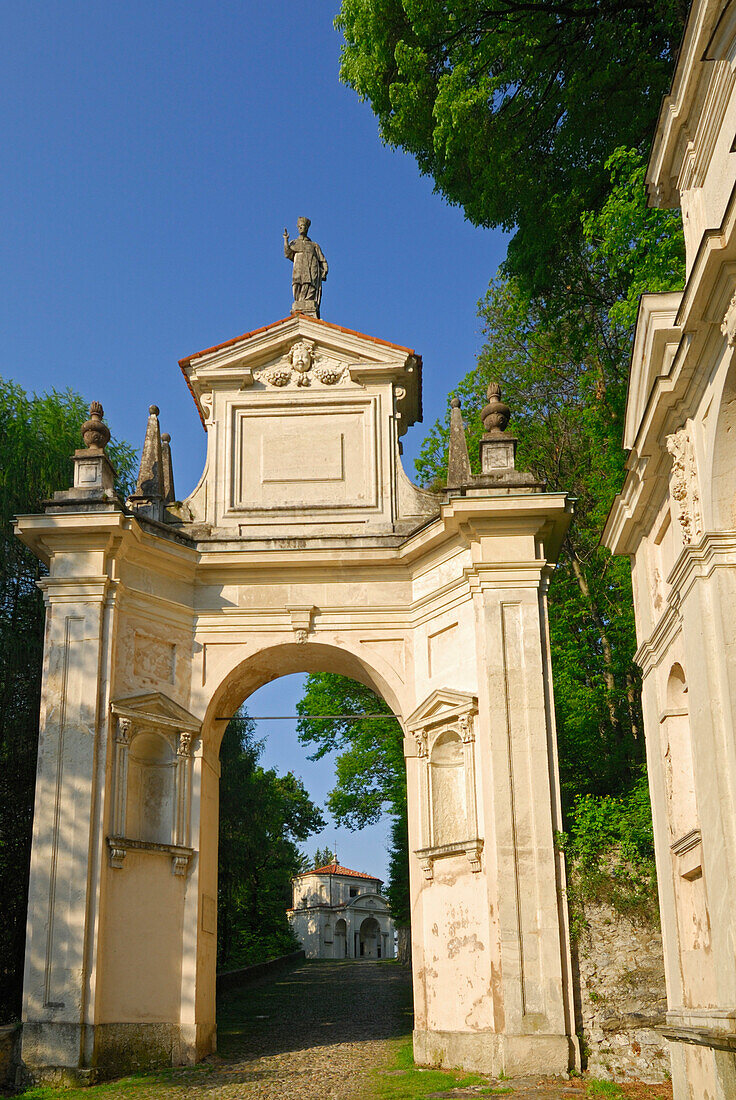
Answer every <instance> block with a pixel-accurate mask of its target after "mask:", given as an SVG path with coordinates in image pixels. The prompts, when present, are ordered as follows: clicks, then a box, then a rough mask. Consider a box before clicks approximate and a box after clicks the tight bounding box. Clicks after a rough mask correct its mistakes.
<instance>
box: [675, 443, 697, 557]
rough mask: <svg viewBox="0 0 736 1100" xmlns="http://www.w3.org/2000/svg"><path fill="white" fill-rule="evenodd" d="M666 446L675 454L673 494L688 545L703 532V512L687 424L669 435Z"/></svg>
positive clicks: (683, 538) (685, 541)
mask: <svg viewBox="0 0 736 1100" xmlns="http://www.w3.org/2000/svg"><path fill="white" fill-rule="evenodd" d="M667 450H668V451H669V453H670V454H671V455H672V475H671V479H670V494H671V496H672V499H673V500H674V502H675V504H676V506H677V518H678V520H679V522H680V526H681V527H682V540H683V542H684V543H685V545H686V546H689V545H690V543H691V542H693V541H694V540H695V539H698V538H700V536H701V535H702V534H703V516H702V512H701V509H700V492H699V489H698V473H697V466H696V463H695V449H694V447H693V441H692V439H691V437H690V433H689V431H688V429H687V428H680V430H679V431H677V432H674V433H673V434H672V435H668V436H667Z"/></svg>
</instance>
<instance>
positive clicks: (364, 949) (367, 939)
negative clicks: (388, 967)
mask: <svg viewBox="0 0 736 1100" xmlns="http://www.w3.org/2000/svg"><path fill="white" fill-rule="evenodd" d="M358 936H359V942H360V957H361V959H380V957H381V937H380V929H379V927H378V921H377V920H376V918H375V917H366V918H365V920H364V921H362V922H361V925H360V930H359V932H358Z"/></svg>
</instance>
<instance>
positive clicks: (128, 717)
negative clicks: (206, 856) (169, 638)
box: [107, 692, 200, 875]
mask: <svg viewBox="0 0 736 1100" xmlns="http://www.w3.org/2000/svg"><path fill="white" fill-rule="evenodd" d="M110 711H111V713H112V716H113V722H114V734H113V762H112V784H113V787H112V791H113V794H112V810H111V820H110V833H109V835H108V837H107V844H108V849H109V853H110V866H111V867H116V868H122V867H123V865H124V860H125V856H126V853H127V852H128V851H130V850H133V849H134V850H137V851H153V852H166V853H168V854H169V855H170V856H171V870H172V873H173V874H175V875H185V874H186V873H187V870H188V868H189V864H190V862H191V858H192V856H193V855H194V850H193V849H192V847H191V790H192V767H193V757H194V753H195V749H196V747H197V743H198V742H197V738H198V734H199V731H200V723H199V722H198V721H197V719H196V718H194V717H193V715H191V714H189V712H188V711H186V710H184V708H183V707H180V706H179V705H178V704H177V703H175V702H173V700H171V699H169V698H168V697H167V696H166V695H162V694H161V692H151V693H150V694H146V695H134V696H131V697H128V698H125V699H117V700H115V701H113V702H112V703H111V704H110Z"/></svg>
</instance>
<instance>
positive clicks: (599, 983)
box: [573, 902, 670, 1082]
mask: <svg viewBox="0 0 736 1100" xmlns="http://www.w3.org/2000/svg"><path fill="white" fill-rule="evenodd" d="M584 916H585V922H586V924H587V927H586V928H585V930H584V931H583V932H582V934H581V935H580V936H579V938H578V940H577V943H576V944H574V946H573V956H574V965H575V963H577V966H576V970H577V973H578V975H579V981H578V982H577V983H576V984H577V986H578V990H577V993H578V997H577V1000H578V1003H577V1008H578V1014H579V1024H582V1031H583V1038H584V1051H585V1052H586V1053H587V1071H588V1073H589V1074H590V1075H591V1076H592V1077H600V1078H603V1079H604V1080H607V1081H625V1080H628V1079H635V1080H639V1081H646V1082H657V1081H664V1080H666V1079H667V1078H668V1077H669V1075H670V1057H669V1050H668V1043H667V1041H666V1039H665V1038H664V1037H663V1036H662V1034H661V1033H660V1032H659V1031H655V1030H654V1028H655V1027H656V1026H658V1025H660V1024H664V1022H665V1014H666V1011H667V990H666V987H665V976H664V959H663V957H662V934H661V932H660V930H659V928H657V927H656V926H655V925H653V924H651V923H649V922H643V921H642V922H638V921H633V920H630V919H629V918H628V917H624V916H622V915H621V914H620V913H618V912H617V911H616V910H615V909H614V908H613V907H612V906H610V905H607V904H605V903H602V902H599V903H590V902H589V903H586V904H585V906H584Z"/></svg>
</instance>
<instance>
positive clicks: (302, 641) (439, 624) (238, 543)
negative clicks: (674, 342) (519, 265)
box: [17, 314, 577, 1075]
mask: <svg viewBox="0 0 736 1100" xmlns="http://www.w3.org/2000/svg"><path fill="white" fill-rule="evenodd" d="M297 351H298V355H297V354H296V353H297ZM295 361H298V363H299V370H298V371H296V370H295V369H294V366H293V364H294V362H295ZM181 368H182V371H183V373H184V375H185V378H186V382H187V384H188V386H189V388H190V390H191V392H192V395H193V397H194V401H195V404H196V407H197V412H198V414H199V416H200V418H201V421H202V425H203V427H204V429H205V431H206V432H207V437H208V453H207V462H206V466H205V470H204V472H203V475H202V478H201V481H200V483H199V484H198V485H197V487H196V488H195V489H194V490H193V492H192V493H191V494H190V495H189V496H188V497H187V498H186V500H184V501H181V502H177V501H176V500H175V494H174V489H173V482H172V477H171V470H170V468H169V467H167V470H168V472H167V474H166V480H165V479H164V477H163V470H164V464H163V450H162V443H161V436H160V432H159V424H158V410H157V409H156V406H152V407H151V412H150V415H149V420H148V427H147V432H146V442H145V446H144V449H143V460H142V467H141V475H140V477H139V483H138V486H137V489H136V492H135V493H134V494H133V496H132V497H131V498H130V500H129V501H128V502H122V501H119V500H117V499H116V498H115V496H114V493H113V491H112V484H113V482H112V474H111V471H110V467H109V463H108V461H107V458H106V456H105V453H104V448H102V449H99V448H96V447H95V448H93V449H88V450H86V451H79V452H77V453H76V455H75V457H74V464H75V465H74V469H75V472H74V485H73V486H72V488H70V489H69V490H66V491H61V492H59V493H58V494H56V496H55V499H54V501H52V502H51V503H50V504H49V506H48V508H47V510H46V512H45V513H44V514H43V515H39V516H27V517H21V518H20V519H19V520H18V523H17V531H18V534H19V536H20V537H21V538H22V539H23V540H24V541H25V542H26V544H27V545H28V546H30V547H31V548H32V549H33V550H34V552H35V553H36V554H37V555H38V556H39V557H40V558H41V559H42V560H43V561H45V562H46V563H47V565H48V567H49V575H48V577H47V578H46V579H45V580H44V581H43V589H44V598H45V600H46V607H47V633H46V656H45V666H44V679H43V703H42V713H41V737H40V743H39V763H38V779H37V788H36V809H35V820H34V838H33V853H32V861H31V882H30V900H29V919H28V940H27V951H26V972H25V985H24V989H25V991H24V1024H23V1057H24V1060H25V1061H26V1064H27V1065H28V1066H29V1067H31V1069H33V1068H34V1067H35V1068H36V1069H38V1070H39V1071H41V1070H43V1069H44V1068H49V1067H80V1066H81V1067H93V1066H94V1067H98V1068H100V1069H102V1070H103V1071H109V1072H118V1071H120V1070H122V1069H125V1068H127V1067H128V1066H132V1065H134V1064H137V1065H141V1064H146V1063H150V1064H156V1063H159V1064H161V1063H174V1064H176V1063H178V1062H190V1061H195V1060H197V1059H198V1058H202V1057H204V1056H205V1055H207V1054H208V1053H209V1052H211V1051H212V1050H213V1049H214V1048H215V1046H216V1023H215V999H214V994H215V980H214V978H215V961H216V935H217V901H216V898H217V820H218V784H219V770H220V763H219V756H218V753H219V745H220V740H221V737H222V732H223V730H224V728H225V725H226V724H227V721H228V720H229V719H230V717H231V716H232V715H233V714H234V713H235V711H236V709H237V707H238V705H239V704H240V703H241V702H242V701H243V700H245V699H246V698H247V697H248V696H249V695H250V694H251V693H252V692H253V691H254V690H255V689H256V688H257V687H258V686H260V685H261V684H264V683H266V682H268V681H269V680H272V679H274V678H275V677H277V676H281V675H284V674H285V673H287V672H292V671H307V672H309V671H334V672H339V673H342V674H343V675H346V676H350V677H352V678H354V679H356V680H358V681H360V682H361V683H365V684H367V685H368V686H369V687H371V688H373V690H375V691H376V692H377V693H378V694H379V695H381V696H382V697H383V699H384V700H385V701H386V703H387V704H388V706H389V708H390V709H391V711H392V712H393V713H395V714H397V715H399V717H400V721H401V725H402V728H403V732H404V742H403V748H404V756H405V761H406V769H407V791H408V806H409V813H408V816H409V849H410V893H411V912H412V957H413V968H414V969H413V983H414V1006H415V1030H414V1050H415V1056H416V1058H417V1060H418V1061H419V1062H420V1063H422V1064H447V1065H456V1066H463V1067H465V1068H467V1069H476V1070H481V1071H487V1072H490V1073H499V1072H501V1071H503V1072H505V1073H507V1074H509V1075H513V1074H520V1073H529V1072H544V1073H564V1072H566V1071H567V1070H568V1068H570V1067H571V1066H572V1065H574V1064H576V1060H577V1047H576V1039H575V1029H574V1019H573V1007H572V1006H573V1000H572V985H571V966H570V952H569V937H568V928H567V913H566V907H565V902H564V897H565V893H564V890H565V881H564V866H563V861H562V856H561V855H560V854H559V853H558V852H556V850H555V845H554V832H555V831H556V830H559V829H560V828H561V814H560V800H559V783H558V778H557V761H556V742H555V729H554V715H553V707H552V679H551V670H550V658H549V645H548V631H547V612H546V590H547V585H548V582H549V577H550V573H551V569H552V567H553V564H554V562H555V560H556V557H557V554H558V552H559V548H560V545H561V542H562V539H563V537H564V534H565V531H566V529H567V526H568V523H569V521H570V514H571V505H570V502H569V501H568V499H567V498H566V496H565V494H562V493H547V492H545V491H544V489H543V486H540V485H539V484H538V483H537V482H535V481H534V479H533V478H531V477H530V476H528V475H525V474H522V473H520V472H519V471H517V470H516V469H515V467H514V448H515V441H514V440H513V439H511V438H509V437H507V436H505V435H504V429H503V426H502V427H498V423H500V422H501V421H503V424H504V425H505V420H504V419H503V416H500V414H499V413H498V410H497V408H496V412H494V407H495V406H494V407H490V408H491V413H492V414H493V416H494V417H495V420H494V421H492V422H489V424H491V426H490V427H489V431H488V433H487V434H486V436H484V438H483V441H482V443H481V460H482V467H483V474H482V475H480V476H478V477H473V476H471V475H470V473H469V466H468V461H467V451H466V450H465V442H464V434H463V426H462V420H461V415H460V410H459V409H458V408H453V410H452V417H453V421H452V433H451V455H450V466H449V471H448V481H449V487H448V488H447V489H445V490H443V491H441V492H437V493H434V492H428V491H425V490H421V489H419V488H417V487H416V486H414V485H413V484H412V483H411V481H410V480H409V478H408V477H407V475H406V473H405V472H404V470H403V468H402V465H401V458H400V447H399V438H400V436H401V435H402V434H403V432H404V431H405V430H406V429H407V427H409V426H411V424H412V423H414V422H415V421H416V420H417V419H418V418H419V416H420V412H421V407H420V395H421V359H420V357H419V356H418V355H417V354H416V353H415V352H413V351H411V349H408V348H404V347H401V346H399V345H396V344H391V343H388V342H386V341H382V340H376V339H374V338H372V337H368V336H364V335H362V334H360V333H355V332H352V331H350V330H348V329H345V328H342V327H340V326H337V325H333V324H330V323H328V322H326V321H322V320H319V319H315V318H308V317H305V316H302V315H301V314H295V315H294V316H291V317H288V318H285V319H284V320H282V321H278V322H276V323H275V324H273V325H267V326H265V327H264V328H262V329H258V330H256V331H254V332H252V333H249V334H246V335H245V336H242V337H238V338H237V339H234V340H230V341H227V342H226V343H224V344H221V345H218V346H217V347H214V348H209V349H207V350H206V351H204V352H200V353H198V354H196V355H192V356H189V357H188V358H186V359H184V360H182V361H181ZM492 400H493V401H495V402H496V406H498V405H499V403H498V399H497V398H495V397H493V398H492ZM500 408H501V409H502V410H503V409H504V408H505V406H503V405H500ZM499 416H500V421H499ZM166 447H167V448H168V442H167V443H166ZM136 791H137V792H138V793H137V794H136V793H135V792H136ZM377 950H378V946H377V944H376V952H377Z"/></svg>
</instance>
